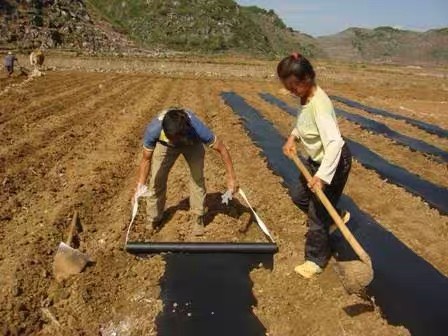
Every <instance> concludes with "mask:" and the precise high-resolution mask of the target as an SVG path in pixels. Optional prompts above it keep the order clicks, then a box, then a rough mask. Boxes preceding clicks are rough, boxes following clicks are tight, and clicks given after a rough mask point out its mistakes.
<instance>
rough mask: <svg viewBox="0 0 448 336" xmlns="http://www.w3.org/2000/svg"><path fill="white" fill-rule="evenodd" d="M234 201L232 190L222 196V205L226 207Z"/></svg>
mask: <svg viewBox="0 0 448 336" xmlns="http://www.w3.org/2000/svg"><path fill="white" fill-rule="evenodd" d="M232 199H233V194H232V190H227V191H226V192H225V193H224V194H222V195H221V203H222V204H225V205H229V201H231V200H232Z"/></svg>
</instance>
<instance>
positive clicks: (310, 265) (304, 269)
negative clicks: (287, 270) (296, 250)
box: [294, 260, 322, 279]
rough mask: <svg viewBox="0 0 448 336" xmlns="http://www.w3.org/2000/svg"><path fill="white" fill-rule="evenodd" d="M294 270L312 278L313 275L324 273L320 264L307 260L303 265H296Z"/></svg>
mask: <svg viewBox="0 0 448 336" xmlns="http://www.w3.org/2000/svg"><path fill="white" fill-rule="evenodd" d="M294 271H295V272H296V273H299V274H300V275H301V276H303V277H304V278H305V279H310V278H312V277H313V276H315V275H317V274H320V273H322V268H321V267H320V266H319V265H318V264H316V263H314V262H312V261H309V260H307V261H305V262H304V263H303V264H302V265H299V266H296V268H294Z"/></svg>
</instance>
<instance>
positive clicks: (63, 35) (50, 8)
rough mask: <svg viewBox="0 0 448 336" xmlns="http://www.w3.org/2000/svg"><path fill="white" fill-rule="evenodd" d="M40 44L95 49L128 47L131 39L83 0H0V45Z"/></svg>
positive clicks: (86, 49)
mask: <svg viewBox="0 0 448 336" xmlns="http://www.w3.org/2000/svg"><path fill="white" fill-rule="evenodd" d="M40 45H44V46H45V47H46V48H69V49H75V50H83V51H85V52H96V51H117V50H124V49H129V48H131V47H132V45H133V43H132V42H130V40H129V39H128V38H127V37H126V36H125V35H123V34H120V33H118V32H117V31H115V30H114V29H113V28H112V26H111V25H110V24H109V23H108V22H106V21H104V20H100V19H98V18H97V17H95V15H92V13H91V11H90V10H89V9H88V8H87V6H86V4H85V2H84V1H71V0H26V1H23V0H0V47H4V48H5V47H6V48H8V47H11V48H19V49H25V50H29V49H32V48H36V47H39V46H40Z"/></svg>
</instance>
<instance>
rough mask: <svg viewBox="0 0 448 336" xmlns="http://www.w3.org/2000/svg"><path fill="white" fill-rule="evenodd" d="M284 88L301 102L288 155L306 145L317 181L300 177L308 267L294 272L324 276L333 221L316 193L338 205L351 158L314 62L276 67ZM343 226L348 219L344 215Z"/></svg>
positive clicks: (291, 59)
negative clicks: (321, 85)
mask: <svg viewBox="0 0 448 336" xmlns="http://www.w3.org/2000/svg"><path fill="white" fill-rule="evenodd" d="M277 74H278V77H279V78H280V80H281V82H282V84H283V85H284V87H285V88H286V89H287V90H288V91H289V92H291V93H292V94H293V95H295V96H297V97H299V98H300V105H299V108H298V114H297V122H296V126H295V127H294V129H293V130H292V132H291V135H290V136H289V138H288V140H287V141H286V143H285V145H284V146H283V152H284V153H285V155H287V156H291V155H297V149H296V140H299V141H300V142H302V144H303V147H304V149H305V152H306V154H307V155H308V160H307V162H306V166H307V168H308V170H309V171H310V173H311V175H312V176H313V178H312V181H311V183H309V184H308V183H307V182H306V180H305V178H304V177H303V176H301V178H300V180H299V184H298V189H299V190H298V196H297V200H296V203H297V205H298V206H299V208H300V209H301V210H303V211H304V212H305V213H307V214H308V232H307V234H306V242H305V262H304V263H303V264H301V265H299V266H297V267H296V268H295V271H296V272H297V273H299V274H300V275H301V276H303V277H305V278H311V277H313V276H314V275H316V274H319V273H321V272H322V270H323V268H324V267H325V266H326V265H327V263H328V260H329V259H330V256H331V253H330V242H329V229H330V225H331V224H332V220H331V217H330V215H329V214H328V212H327V210H326V209H325V207H324V206H323V204H322V203H321V202H320V201H319V199H318V197H317V196H316V195H315V194H314V193H313V190H315V189H316V188H319V189H322V190H323V191H324V193H325V194H326V196H327V197H328V199H329V200H330V202H331V203H332V204H333V205H334V206H336V205H337V203H338V201H339V198H340V197H341V194H342V191H343V190H344V187H345V184H346V183H347V179H348V176H349V173H350V168H351V164H352V155H351V153H350V150H349V148H348V146H347V144H346V143H345V142H344V139H343V138H342V136H341V133H340V131H339V127H338V122H337V119H336V115H335V112H334V108H333V104H332V102H331V100H330V99H329V98H328V96H327V94H326V93H325V92H324V90H322V89H321V88H320V87H319V86H318V85H317V83H316V74H315V72H314V69H313V66H312V65H311V63H310V62H309V61H308V60H307V59H306V58H305V57H303V56H302V55H300V54H297V53H294V54H292V55H291V56H288V57H285V58H284V59H283V60H282V61H281V62H280V63H279V64H278V66H277ZM342 215H343V219H344V221H348V218H349V214H348V213H347V212H345V213H344V214H342Z"/></svg>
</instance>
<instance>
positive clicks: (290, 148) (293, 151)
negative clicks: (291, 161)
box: [283, 136, 297, 157]
mask: <svg viewBox="0 0 448 336" xmlns="http://www.w3.org/2000/svg"><path fill="white" fill-rule="evenodd" d="M283 154H285V155H286V156H288V157H290V156H293V155H297V147H296V142H295V137H294V136H290V137H289V138H288V140H287V141H286V143H285V144H284V145H283Z"/></svg>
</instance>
